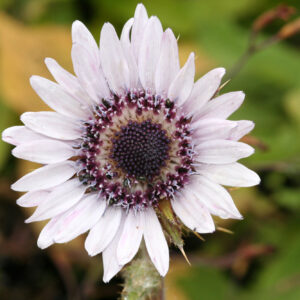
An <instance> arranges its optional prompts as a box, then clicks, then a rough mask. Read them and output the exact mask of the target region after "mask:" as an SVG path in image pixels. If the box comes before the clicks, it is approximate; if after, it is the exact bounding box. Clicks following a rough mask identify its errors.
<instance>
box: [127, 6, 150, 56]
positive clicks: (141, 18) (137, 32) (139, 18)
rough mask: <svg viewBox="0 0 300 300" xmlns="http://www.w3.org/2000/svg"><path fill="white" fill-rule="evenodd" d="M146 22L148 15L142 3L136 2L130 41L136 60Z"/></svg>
mask: <svg viewBox="0 0 300 300" xmlns="http://www.w3.org/2000/svg"><path fill="white" fill-rule="evenodd" d="M147 22H148V15H147V11H146V8H145V6H144V5H143V4H141V3H140V4H138V5H137V7H136V9H135V13H134V22H133V25H132V33H131V43H132V48H133V53H134V55H135V57H136V61H138V57H139V53H140V47H141V44H142V40H143V37H144V33H145V28H146V25H147Z"/></svg>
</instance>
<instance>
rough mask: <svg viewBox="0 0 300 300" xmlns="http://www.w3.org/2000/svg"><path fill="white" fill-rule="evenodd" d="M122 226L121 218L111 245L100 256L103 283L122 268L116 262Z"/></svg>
mask: <svg viewBox="0 0 300 300" xmlns="http://www.w3.org/2000/svg"><path fill="white" fill-rule="evenodd" d="M123 226H124V218H122V220H121V223H120V227H119V230H118V232H117V234H116V235H115V236H114V238H113V240H112V241H111V243H110V244H109V245H108V246H107V247H106V248H105V249H104V251H103V254H102V259H103V269H104V274H103V281H104V282H109V281H110V280H111V279H112V278H113V277H114V276H115V275H116V274H117V273H118V272H119V271H120V270H121V269H122V267H123V265H120V264H119V263H118V260H117V246H118V243H119V240H120V237H121V233H122V228H123Z"/></svg>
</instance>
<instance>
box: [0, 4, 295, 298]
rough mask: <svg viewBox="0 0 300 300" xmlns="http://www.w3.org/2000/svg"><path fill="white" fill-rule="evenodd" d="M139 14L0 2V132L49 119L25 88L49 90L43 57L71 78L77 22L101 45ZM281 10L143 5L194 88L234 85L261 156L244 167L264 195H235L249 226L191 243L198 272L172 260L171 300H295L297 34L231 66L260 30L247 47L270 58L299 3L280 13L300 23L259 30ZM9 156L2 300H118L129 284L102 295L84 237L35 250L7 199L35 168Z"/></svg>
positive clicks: (1, 178)
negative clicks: (166, 32)
mask: <svg viewBox="0 0 300 300" xmlns="http://www.w3.org/2000/svg"><path fill="white" fill-rule="evenodd" d="M137 3H138V1H125V0H114V1H112V0H0V130H1V131H2V130H4V129H5V128H7V127H9V126H12V125H19V124H21V123H20V121H19V116H20V114H21V113H23V112H24V111H39V110H44V109H47V108H46V106H45V105H44V104H43V103H42V101H41V100H40V99H39V98H38V97H37V95H36V94H35V93H34V92H33V90H32V89H31V87H30V85H29V77H30V76H31V75H32V74H37V75H42V76H45V77H47V78H51V76H50V74H49V73H47V71H46V67H45V65H44V58H45V57H53V58H55V59H56V60H57V61H58V62H59V63H60V64H61V65H62V66H64V67H66V69H68V70H70V71H71V70H72V65H71V58H70V50H71V35H70V30H71V24H72V22H73V21H74V20H76V19H79V20H81V21H83V22H84V23H85V24H86V25H87V26H88V28H89V29H90V30H91V31H92V33H93V34H94V36H95V38H96V40H97V41H98V40H99V33H100V28H101V26H102V25H103V23H104V22H106V21H109V22H111V23H113V24H114V25H115V26H116V28H117V31H118V33H120V31H121V28H122V25H123V24H124V23H125V21H126V20H127V19H128V18H129V17H131V16H133V13H134V9H135V6H136V4H137ZM280 3H281V2H277V1H275V0H244V1H236V0H226V1H220V0H219V1H218V0H210V1H205V0H201V1H200V0H199V1H196V0H185V1H184V0H164V1H162V0H151V1H144V4H145V6H146V8H147V9H148V13H149V15H152V14H153V15H157V16H158V17H159V18H160V19H161V21H162V23H163V26H164V28H167V27H171V28H172V29H173V30H174V32H175V35H177V36H180V38H179V47H180V58H181V62H182V63H183V62H184V61H185V60H186V58H187V57H188V54H189V53H190V52H191V51H195V53H196V57H197V61H196V63H197V77H199V76H201V75H203V74H204V73H205V72H207V71H208V70H210V69H212V68H215V67H219V66H223V67H225V68H226V69H227V70H228V72H229V75H228V76H230V77H232V79H231V81H230V82H229V83H228V84H227V85H226V87H225V88H224V92H225V91H231V90H243V91H244V92H245V93H246V101H245V103H244V105H243V106H242V107H241V109H240V110H239V111H238V112H236V113H235V114H234V115H233V116H232V119H236V120H239V119H246V120H247V119H249V120H254V121H255V123H256V127H255V129H254V131H253V132H252V133H251V136H248V137H246V138H245V141H246V142H248V143H250V144H252V145H253V146H254V147H255V148H256V153H255V155H253V156H252V157H250V158H249V159H246V160H244V163H245V164H246V165H247V166H248V167H250V168H252V169H254V170H255V171H257V172H258V174H259V175H260V176H261V179H262V183H261V185H260V186H258V187H254V188H243V189H235V190H232V191H231V192H232V196H233V197H234V199H235V203H236V205H237V207H238V208H239V210H240V212H241V213H242V214H243V216H244V220H242V221H226V222H224V221H221V220H217V222H218V225H219V226H222V227H225V228H228V229H230V230H231V231H233V232H234V234H227V233H224V232H216V233H215V234H212V235H206V236H205V240H206V241H205V242H203V241H201V240H199V239H198V238H197V237H195V236H192V235H191V236H187V237H186V244H185V250H186V252H187V255H188V257H189V258H190V260H191V262H192V267H190V266H188V264H187V263H186V262H185V260H184V258H183V257H182V256H181V254H180V252H179V251H178V250H177V249H172V250H171V264H170V272H169V273H168V275H167V277H166V282H165V287H166V299H167V300H169V299H171V300H176V299H178V300H185V299H195V300H198V299H205V300H210V299H218V300H219V299H225V300H226V299H264V300H266V299H267V300H268V299H285V300H293V299H300V234H299V229H300V217H299V213H300V52H299V50H300V35H299V33H298V34H290V33H291V30H292V33H293V30H294V31H295V32H296V29H295V28H296V27H295V26H294V27H289V28H288V29H289V30H290V31H288V30H286V31H284V33H285V34H286V36H284V37H286V38H285V39H284V40H283V41H279V42H277V43H274V44H272V45H269V46H268V47H265V49H262V50H261V51H258V52H257V53H255V54H254V55H252V56H251V55H248V57H246V58H245V59H244V62H245V64H243V61H242V62H241V63H238V65H237V64H236V63H237V61H239V58H240V57H241V56H242V55H243V53H245V51H246V50H247V47H248V44H249V36H250V33H251V30H252V28H253V26H254V25H253V24H256V25H255V26H256V30H257V31H258V33H257V34H256V35H255V36H254V35H253V34H252V38H253V39H255V41H256V43H258V44H260V43H262V44H261V45H263V48H264V45H267V44H269V42H270V44H271V41H274V39H273V37H274V36H275V35H276V34H277V36H278V32H280V30H281V29H282V27H283V26H285V25H286V24H287V22H293V20H296V19H297V18H299V11H300V2H299V1H292V0H291V1H285V2H284V4H286V5H289V6H292V7H294V8H295V9H297V11H294V9H291V10H290V9H288V12H286V11H282V12H281V13H279V14H278V16H277V17H276V18H275V19H274V20H273V21H272V22H270V23H269V24H265V23H266V20H267V19H266V17H265V19H261V22H262V23H261V24H260V25H261V27H263V28H259V22H258V21H257V18H258V17H259V16H261V15H262V14H263V13H265V12H266V11H269V10H270V9H273V8H275V7H277V6H278V5H279V4H280ZM292 12H293V13H294V14H293V15H292ZM288 15H292V16H291V17H290V19H289V20H288V21H287V20H282V18H283V19H287V17H288ZM255 20H256V21H255ZM255 22H256V23H255ZM257 22H258V23H257ZM264 22H265V23H264ZM298 23H299V21H298ZM298 23H296V25H297V24H298ZM257 24H258V25H257ZM266 25H267V26H266ZM257 26H258V27H257ZM299 27H300V26H299V24H298V29H299ZM285 28H287V27H285ZM281 32H282V31H281ZM287 33H289V34H290V35H289V34H287ZM253 39H252V40H253ZM270 39H271V40H270ZM238 71H239V72H238ZM11 149H12V147H11V146H10V145H8V144H6V143H4V142H2V141H0V298H1V299H16V300H19V299H45V300H48V299H116V298H117V297H118V296H119V293H120V291H121V290H122V279H121V278H120V277H117V278H115V279H113V280H112V281H111V282H110V283H109V284H104V283H102V280H101V278H102V259H101V257H100V256H97V257H93V258H90V257H88V254H87V253H86V251H85V250H84V247H83V241H84V239H83V238H84V237H83V236H82V237H79V238H77V239H76V240H75V241H73V242H72V243H69V244H66V245H54V246H51V247H50V248H49V249H47V250H43V251H42V250H40V249H38V248H37V246H36V239H37V235H38V233H39V231H40V230H41V228H42V226H43V224H42V223H38V224H29V225H28V224H27V225H25V224H24V219H26V218H27V217H28V216H29V215H30V214H31V213H32V210H30V209H22V208H20V207H18V206H17V205H16V204H15V201H16V199H17V198H18V197H19V196H20V195H18V194H17V193H15V192H12V191H11V190H10V185H11V184H12V183H13V182H14V181H16V179H17V178H19V177H20V176H22V175H24V174H25V173H27V172H28V171H30V170H32V169H34V168H35V167H36V165H34V164H32V163H28V162H25V161H22V160H17V159H15V158H13V157H12V156H11V154H10V152H11Z"/></svg>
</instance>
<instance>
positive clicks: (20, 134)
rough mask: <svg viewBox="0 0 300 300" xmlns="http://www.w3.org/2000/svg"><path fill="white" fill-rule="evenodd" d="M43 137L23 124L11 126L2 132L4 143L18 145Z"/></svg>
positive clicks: (43, 137)
mask: <svg viewBox="0 0 300 300" xmlns="http://www.w3.org/2000/svg"><path fill="white" fill-rule="evenodd" d="M42 139H45V136H43V135H40V134H38V133H36V132H34V131H32V130H30V129H29V128H27V127H25V126H13V127H9V128H7V129H5V130H4V131H3V132H2V140H3V141H4V142H6V143H9V144H12V145H15V146H18V145H21V144H24V143H28V142H32V141H37V140H42Z"/></svg>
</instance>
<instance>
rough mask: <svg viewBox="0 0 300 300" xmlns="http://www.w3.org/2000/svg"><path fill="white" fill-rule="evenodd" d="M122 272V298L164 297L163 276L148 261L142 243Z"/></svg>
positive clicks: (133, 299)
mask: <svg viewBox="0 0 300 300" xmlns="http://www.w3.org/2000/svg"><path fill="white" fill-rule="evenodd" d="M122 273H123V277H124V288H123V291H122V295H121V299H122V300H146V299H161V300H163V299H165V292H164V282H163V278H161V277H160V275H159V274H158V272H157V271H156V269H155V267H154V266H153V264H152V262H151V261H150V259H149V257H148V254H147V251H146V247H145V245H144V243H142V245H141V248H140V251H139V253H138V255H137V256H136V258H135V259H134V260H133V261H132V262H131V263H130V265H128V266H127V267H126V268H125V269H124V270H123V272H122ZM156 297H157V298H156Z"/></svg>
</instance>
